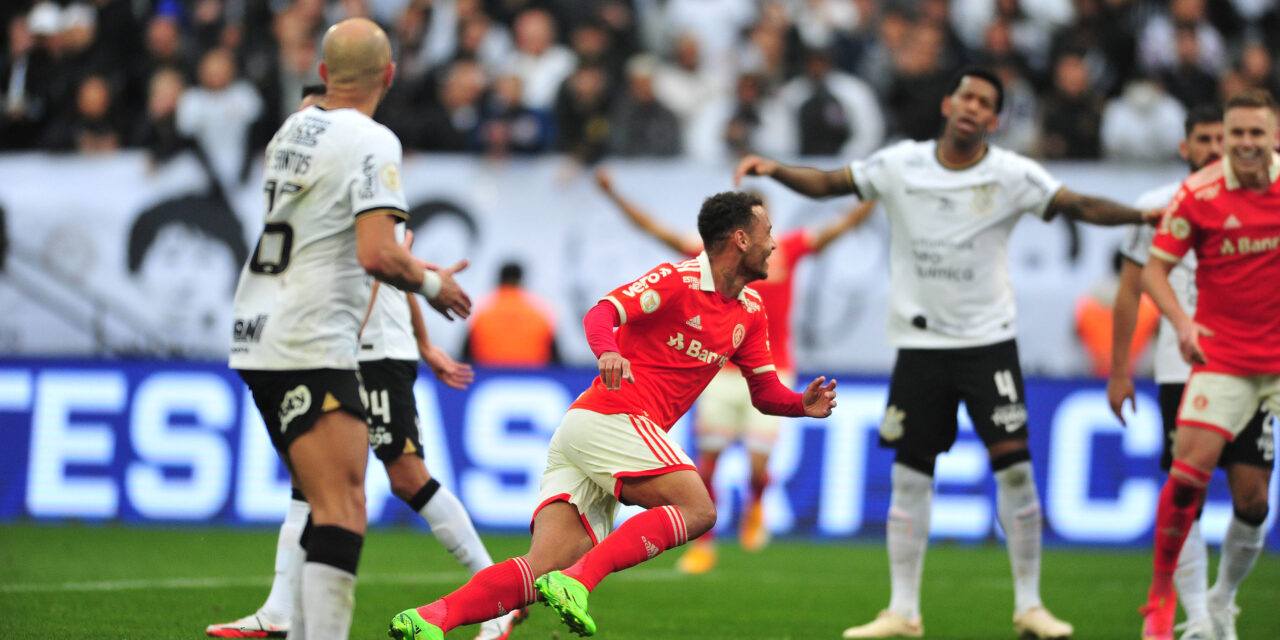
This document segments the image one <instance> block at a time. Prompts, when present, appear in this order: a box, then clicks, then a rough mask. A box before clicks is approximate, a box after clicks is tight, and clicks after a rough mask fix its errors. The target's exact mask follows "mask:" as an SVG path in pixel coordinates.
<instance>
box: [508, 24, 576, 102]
mask: <svg viewBox="0 0 1280 640" xmlns="http://www.w3.org/2000/svg"><path fill="white" fill-rule="evenodd" d="M515 37H516V52H515V55H514V56H512V61H511V64H512V67H511V68H510V69H509V71H510V72H512V73H515V75H518V76H520V82H521V85H522V86H523V87H524V104H525V106H526V107H529V108H531V109H550V108H551V107H552V106H553V105H554V104H555V101H556V95H557V93H558V92H559V91H560V85H561V84H562V83H563V82H564V80H565V78H568V77H569V74H570V73H573V68H574V65H575V61H574V56H573V52H571V51H569V49H567V48H565V47H564V46H563V45H559V44H556V26H555V23H553V22H552V21H551V14H549V13H547V12H546V11H543V10H541V9H529V10H527V11H525V12H523V13H521V14H520V16H519V17H518V18H516V24H515Z"/></svg>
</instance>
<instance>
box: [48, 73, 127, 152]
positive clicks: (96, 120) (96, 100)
mask: <svg viewBox="0 0 1280 640" xmlns="http://www.w3.org/2000/svg"><path fill="white" fill-rule="evenodd" d="M118 111H119V108H118V107H116V106H115V104H114V99H113V96H112V93H111V86H110V85H109V84H107V79H106V78H104V77H103V76H100V75H89V76H85V78H84V80H82V81H81V82H80V88H79V90H78V91H77V92H76V102H75V110H74V111H73V112H72V113H71V114H70V115H67V116H62V117H59V118H57V119H55V120H54V121H53V122H51V123H50V124H49V129H48V131H47V132H46V134H45V141H44V144H43V145H42V146H43V147H44V148H45V149H49V150H51V151H78V152H80V153H101V152H104V151H115V150H116V149H119V148H120V144H121V136H120V130H121V127H120V118H119V114H118V113H117V112H118Z"/></svg>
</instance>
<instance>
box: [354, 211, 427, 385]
mask: <svg viewBox="0 0 1280 640" xmlns="http://www.w3.org/2000/svg"><path fill="white" fill-rule="evenodd" d="M396 240H398V241H403V240H404V225H403V224H398V225H396ZM386 359H391V360H412V361H413V362H415V363H416V362H417V361H418V341H417V340H416V339H415V338H414V337H413V319H412V317H411V316H410V315H409V299H408V298H406V297H405V292H403V291H401V290H399V289H397V288H395V287H393V286H391V285H389V284H383V285H382V286H380V287H378V295H377V297H375V298H374V299H373V308H372V309H370V310H369V319H368V320H367V321H365V323H364V330H363V331H361V332H360V361H361V362H368V361H371V360H386Z"/></svg>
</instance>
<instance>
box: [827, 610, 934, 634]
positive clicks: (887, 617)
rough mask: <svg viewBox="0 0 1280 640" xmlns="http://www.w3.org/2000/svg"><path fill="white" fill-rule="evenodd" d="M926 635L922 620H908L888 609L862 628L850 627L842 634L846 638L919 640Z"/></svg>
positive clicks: (917, 618)
mask: <svg viewBox="0 0 1280 640" xmlns="http://www.w3.org/2000/svg"><path fill="white" fill-rule="evenodd" d="M923 635H924V625H923V624H922V623H921V622H920V618H919V617H916V619H915V620H908V619H906V617H904V616H903V615H902V614H900V613H895V612H893V611H890V610H888V609H885V610H884V611H881V612H880V613H878V614H876V619H875V620H872V621H871V622H868V623H867V624H864V625H862V626H860V627H849V628H848V629H845V630H844V633H842V634H840V636H841V637H844V638H919V637H921V636H923Z"/></svg>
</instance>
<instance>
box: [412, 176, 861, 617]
mask: <svg viewBox="0 0 1280 640" xmlns="http://www.w3.org/2000/svg"><path fill="white" fill-rule="evenodd" d="M771 228H772V226H771V225H770V223H769V216H768V214H767V213H766V212H765V209H764V206H763V205H762V204H761V202H760V199H759V198H757V197H755V196H751V195H748V194H745V193H738V192H726V193H720V194H717V195H714V196H712V197H710V198H708V199H707V200H706V201H705V202H704V203H703V205H702V210H701V212H699V214H698V232H699V234H700V235H701V236H702V239H703V243H704V244H705V245H706V247H707V250H706V251H705V252H703V253H701V254H699V255H698V257H697V258H694V259H692V260H686V261H684V262H680V263H677V264H670V263H665V264H661V265H659V266H658V267H656V268H654V269H653V270H652V271H650V272H648V273H647V274H645V275H644V276H642V277H641V278H640V279H638V280H636V281H634V282H631V283H628V284H626V285H624V286H621V287H619V288H617V289H615V290H614V291H613V292H612V293H610V294H609V295H607V296H605V297H604V298H603V299H602V300H601V301H600V303H599V304H597V305H596V306H595V307H594V308H592V310H591V311H589V312H588V313H587V315H586V318H584V320H583V325H584V327H585V328H586V333H587V341H588V343H589V344H590V345H591V348H592V351H593V352H594V353H595V354H596V356H597V357H598V358H599V368H600V375H599V377H597V378H596V379H595V381H594V382H593V383H592V385H591V387H590V388H589V389H587V390H586V391H585V392H583V393H582V395H580V396H578V399H577V400H576V401H575V402H574V403H573V405H572V406H570V408H569V411H568V412H567V413H566V414H565V417H564V420H563V421H562V422H561V423H560V426H559V428H557V429H556V433H555V435H554V436H553V437H552V438H551V444H550V448H549V450H548V452H547V468H546V471H545V472H544V473H543V476H542V488H541V493H540V496H539V504H538V508H537V509H535V511H534V516H533V526H532V529H533V540H532V542H531V543H530V546H529V552H528V553H527V554H525V555H524V556H521V557H518V558H512V559H510V560H507V561H506V562H501V563H499V564H496V565H494V566H492V567H489V568H487V569H484V570H482V571H480V572H479V573H477V574H476V575H475V576H474V577H473V578H472V579H471V581H470V582H468V583H467V584H466V585H463V587H462V588H460V589H458V590H457V591H455V592H453V593H451V594H449V595H447V596H445V597H443V598H441V599H439V600H436V601H435V602H432V603H431V604H428V605H426V606H423V607H418V608H416V609H408V610H406V611H403V612H401V613H400V614H398V615H397V616H396V617H395V618H394V619H392V621H391V630H390V635H391V636H392V637H393V638H397V639H398V640H405V639H413V640H418V639H422V638H429V639H432V640H441V639H442V638H443V637H444V634H445V633H446V632H448V631H449V630H450V629H453V628H454V627H457V626H459V625H465V624H472V623H475V622H480V621H483V620H488V619H490V618H494V617H496V616H499V615H502V614H503V613H505V612H508V611H514V610H516V609H519V608H520V607H523V606H525V605H528V604H530V603H532V602H534V600H535V599H536V598H537V597H538V596H539V595H540V596H541V597H542V599H543V600H545V601H546V602H547V604H548V605H550V606H551V607H553V608H554V609H555V610H556V612H557V613H559V615H560V618H561V619H562V620H563V621H564V622H565V623H566V624H567V625H569V627H570V628H571V629H572V630H574V631H576V632H577V633H578V634H580V635H592V634H594V633H595V629H596V625H595V622H594V621H593V620H592V619H591V616H590V615H589V614H588V613H587V596H588V594H589V593H590V592H591V591H592V590H593V589H595V587H596V585H597V584H599V582H600V581H601V580H602V579H603V578H604V577H605V576H606V575H608V574H609V573H612V572H614V571H620V570H623V569H626V568H628V567H632V566H635V565H637V564H639V563H641V562H644V561H645V560H648V559H650V558H653V557H654V556H656V555H658V554H659V553H662V552H663V551H665V550H667V549H670V548H672V547H676V546H679V545H682V544H684V543H685V542H687V541H689V540H692V539H694V538H697V537H698V536H700V535H702V534H703V533H705V532H706V531H708V530H709V529H711V527H712V526H713V525H715V520H716V510H715V504H714V503H713V502H712V501H711V497H710V496H709V495H708V494H707V490H706V487H705V486H704V485H703V484H702V479H701V478H700V477H699V476H698V472H697V469H695V468H694V466H693V462H692V461H691V460H690V459H689V456H688V455H686V454H685V452H684V451H683V450H682V449H681V448H680V445H679V444H677V443H676V442H674V441H673V440H671V438H670V437H669V436H668V434H667V430H668V429H670V428H671V426H672V425H673V424H675V422H676V420H677V419H679V418H680V416H681V415H683V414H684V412H686V411H688V410H689V407H690V406H691V405H692V404H693V401H694V400H695V399H696V398H697V397H698V394H699V393H700V392H701V391H702V389H703V388H704V387H706V386H707V383H708V382H710V381H711V378H712V377H714V376H715V375H716V372H718V371H719V370H720V368H722V367H724V366H725V365H727V364H729V363H733V364H734V365H736V366H738V367H740V368H742V369H743V371H744V372H745V373H746V375H747V381H748V384H749V385H750V388H751V396H752V399H753V401H754V403H755V405H756V407H757V408H759V409H760V410H761V411H764V412H766V413H770V414H775V415H785V416H794V417H800V416H809V417H814V418H824V417H826V416H829V415H831V409H832V408H833V407H834V406H835V404H836V403H835V381H834V380H832V381H830V382H828V381H827V380H826V378H817V379H815V380H814V381H813V382H812V383H810V384H809V386H808V387H807V388H806V389H805V391H804V393H803V394H799V393H795V392H793V391H791V390H790V389H788V388H787V387H786V386H784V385H783V384H782V383H781V382H779V381H778V375H777V373H776V371H775V367H774V363H773V356H772V354H771V353H770V349H769V336H768V320H767V318H766V316H765V311H764V306H763V304H762V303H761V300H760V296H759V294H757V293H756V292H754V291H753V290H751V289H750V288H748V287H746V284H747V283H748V282H752V281H755V280H760V279H763V278H765V277H766V276H767V275H768V260H769V255H770V254H771V253H772V252H773V250H774V241H773V238H772V237H771V236H770V235H769V234H770V231H771ZM694 318H697V319H698V322H696V323H692V322H690V321H691V320H693V319H694ZM614 327H619V328H618V330H617V333H616V335H615V332H614ZM619 503H625V504H633V505H639V506H641V507H645V508H646V509H647V510H646V511H643V512H641V513H639V514H637V515H636V516H633V517H632V518H630V519H629V520H627V521H626V522H625V523H623V524H622V525H621V526H619V527H618V529H617V530H616V531H613V520H614V517H615V514H616V513H617V509H618V505H619ZM561 569H563V571H560V570H561ZM535 578H536V580H535Z"/></svg>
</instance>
